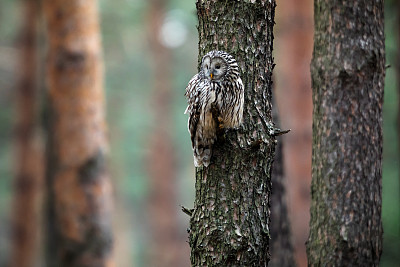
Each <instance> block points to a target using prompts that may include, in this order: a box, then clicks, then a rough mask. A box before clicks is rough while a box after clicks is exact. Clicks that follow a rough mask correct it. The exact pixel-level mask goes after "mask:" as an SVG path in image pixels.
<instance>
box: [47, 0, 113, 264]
mask: <svg viewBox="0 0 400 267" xmlns="http://www.w3.org/2000/svg"><path fill="white" fill-rule="evenodd" d="M96 4H97V2H96V1H95V0H89V1H77V0H73V1H62V0H45V1H44V2H43V7H44V13H45V18H46V22H47V32H48V55H47V86H48V111H47V116H48V118H47V123H48V125H47V127H48V128H47V134H48V151H47V158H48V168H47V173H46V176H47V177H46V179H47V191H48V196H47V198H48V199H47V204H48V225H47V230H46V232H47V239H48V240H47V241H48V242H47V265H48V266H112V265H113V262H112V255H111V248H112V234H111V214H110V212H111V183H110V179H109V175H108V173H107V171H106V166H105V165H106V160H105V157H106V153H107V140H106V132H105V131H106V126H105V114H104V113H105V111H104V97H103V88H102V87H103V81H102V74H103V73H102V72H103V65H102V54H101V45H100V34H99V21H98V12H97V6H96Z"/></svg>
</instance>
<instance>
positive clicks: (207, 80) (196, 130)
mask: <svg viewBox="0 0 400 267" xmlns="http://www.w3.org/2000/svg"><path fill="white" fill-rule="evenodd" d="M185 96H186V98H187V102H188V106H187V108H186V110H185V114H188V115H189V119H188V130H189V133H190V137H191V140H192V148H193V154H194V155H193V156H194V165H195V166H196V167H200V166H203V165H204V166H205V167H207V166H208V165H209V164H210V160H211V156H212V147H213V144H214V143H215V141H216V139H217V130H219V129H224V128H225V129H228V128H237V127H239V126H240V124H241V123H242V120H243V105H244V88H243V82H242V79H241V78H240V73H239V66H238V64H237V62H236V60H235V59H234V58H233V57H232V56H231V55H230V54H228V53H226V52H224V51H211V52H209V53H207V54H206V55H205V56H204V57H203V59H202V61H201V69H200V72H199V73H197V74H196V75H195V76H193V78H192V79H191V80H190V81H189V84H188V86H187V87H186V92H185Z"/></svg>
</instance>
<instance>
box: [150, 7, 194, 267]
mask: <svg viewBox="0 0 400 267" xmlns="http://www.w3.org/2000/svg"><path fill="white" fill-rule="evenodd" d="M168 2H169V1H167V0H151V1H149V2H148V3H149V7H148V23H147V25H148V39H149V48H150V52H151V54H152V58H151V59H152V60H151V63H152V69H153V77H157V79H154V81H153V99H152V107H153V111H154V128H153V129H152V131H151V132H152V133H153V134H152V136H151V137H150V146H149V147H150V153H149V155H148V158H147V168H148V173H149V184H150V189H149V201H148V203H149V210H148V211H149V212H148V222H149V228H150V232H151V242H150V252H149V261H150V265H151V266H161V265H162V266H165V267H168V266H171V267H175V266H188V264H189V249H188V247H187V244H185V241H184V237H185V230H184V229H182V228H180V227H179V220H178V212H179V206H178V204H177V201H176V195H177V188H178V187H177V182H176V179H175V178H176V177H177V172H176V163H177V162H176V150H175V149H174V146H173V140H172V130H173V118H172V101H173V90H172V78H173V75H172V69H171V66H170V64H171V61H172V55H171V50H170V49H169V48H167V47H165V46H164V45H163V44H162V43H161V41H160V31H161V27H162V25H163V23H164V15H165V12H166V9H167V6H168ZM180 231H181V234H179V232H180ZM185 252H186V253H185Z"/></svg>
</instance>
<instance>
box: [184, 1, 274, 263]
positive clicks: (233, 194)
mask: <svg viewBox="0 0 400 267" xmlns="http://www.w3.org/2000/svg"><path fill="white" fill-rule="evenodd" d="M196 6H197V15H198V18H199V26H198V31H199V62H200V60H201V58H202V56H203V55H204V54H205V53H206V52H208V51H210V50H216V49H219V50H225V51H227V52H229V53H230V54H232V55H233V56H234V57H235V58H236V60H237V61H238V64H239V67H240V69H241V76H242V79H243V84H244V86H245V108H244V124H243V125H242V127H241V128H240V129H239V130H231V131H228V132H226V133H225V134H224V136H219V139H218V140H217V142H216V143H215V144H214V150H213V156H212V159H211V164H210V166H209V167H207V168H204V167H201V168H197V169H196V197H195V203H194V210H193V213H192V216H191V220H190V230H191V232H190V236H189V240H190V242H189V243H190V247H191V263H192V265H193V266H266V265H267V264H268V260H269V234H270V233H269V222H270V211H269V198H270V192H271V176H270V175H271V165H272V162H273V157H274V149H275V138H274V137H273V136H271V135H270V134H271V133H272V132H273V131H272V115H271V85H272V82H271V75H272V69H273V66H274V65H273V58H272V41H273V32H272V30H273V25H274V10H275V1H264V0H258V1H245V0H242V1H211V0H198V1H197V2H196Z"/></svg>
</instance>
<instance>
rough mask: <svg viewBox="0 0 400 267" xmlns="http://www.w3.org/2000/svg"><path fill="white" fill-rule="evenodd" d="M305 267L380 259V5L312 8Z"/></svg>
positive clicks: (322, 2) (364, 0)
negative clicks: (310, 151)
mask: <svg viewBox="0 0 400 267" xmlns="http://www.w3.org/2000/svg"><path fill="white" fill-rule="evenodd" d="M314 10H315V36H314V42H315V44H314V54H313V61H312V65H311V72H312V86H313V103H314V110H313V157H312V163H313V168H312V187H311V192H312V204H311V221H310V228H311V230H310V236H309V239H308V243H307V255H308V263H309V265H311V266H327V265H329V266H330V265H332V266H377V265H378V264H379V258H380V255H381V251H382V223H381V203H382V198H381V180H382V168H381V158H382V102H383V83H384V74H385V69H384V66H385V50H384V49H385V46H384V29H383V1H381V0H377V1H368V0H360V1H356V2H353V1H348V2H344V1H338V0H334V1H328V0H316V1H315V8H314Z"/></svg>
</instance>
